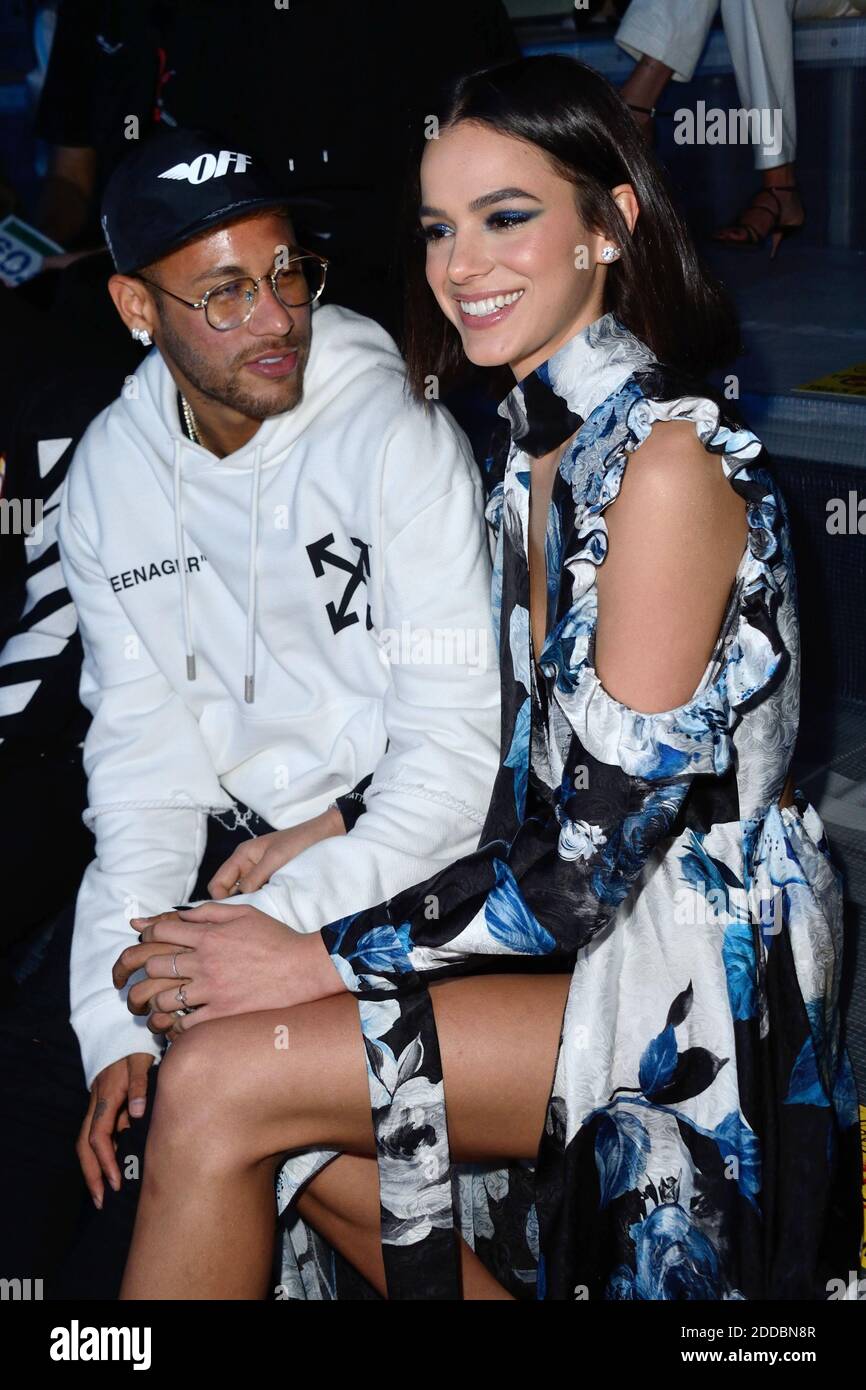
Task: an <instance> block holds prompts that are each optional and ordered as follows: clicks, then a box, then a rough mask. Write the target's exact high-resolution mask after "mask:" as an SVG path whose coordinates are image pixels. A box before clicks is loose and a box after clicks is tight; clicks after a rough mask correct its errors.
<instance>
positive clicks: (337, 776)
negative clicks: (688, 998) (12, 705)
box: [59, 305, 499, 1085]
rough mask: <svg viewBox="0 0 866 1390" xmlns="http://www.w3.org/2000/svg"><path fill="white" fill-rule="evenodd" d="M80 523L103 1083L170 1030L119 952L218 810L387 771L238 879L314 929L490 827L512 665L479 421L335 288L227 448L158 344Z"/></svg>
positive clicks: (67, 505)
mask: <svg viewBox="0 0 866 1390" xmlns="http://www.w3.org/2000/svg"><path fill="white" fill-rule="evenodd" d="M59 536H60V551H61V558H62V565H63V573H64V577H65V579H66V582H67V584H68V587H69V590H70V592H71V594H72V597H73V599H74V601H75V606H76V608H77V610H78V617H79V623H80V628H81V635H82V640H83V643H84V665H83V670H82V677H81V698H82V701H83V702H84V704H85V705H86V706H87V708H88V709H89V710H90V711H91V713H92V715H93V721H92V724H91V726H90V729H89V731H88V734H87V739H86V742H85V746H84V763H85V769H86V771H87V775H88V802H89V806H88V810H87V811H86V812H85V820H86V821H87V823H88V824H90V825H91V827H92V829H93V830H94V833H95V835H96V858H95V859H94V861H93V862H92V863H91V864H90V866H89V868H88V869H87V871H86V873H85V876H84V879H83V881H82V885H81V889H80V892H79V895H78V903H77V908H76V920H75V933H74V937H73V945H72V962H71V1004H72V1024H73V1027H74V1028H75V1031H76V1033H77V1035H78V1039H79V1042H80V1044H81V1052H82V1058H83V1062H84V1071H85V1076H86V1078H87V1084H88V1085H90V1084H91V1083H92V1081H93V1079H94V1077H95V1075H96V1074H97V1073H98V1072H99V1071H101V1070H102V1069H103V1068H104V1067H106V1066H107V1065H108V1064H109V1063H110V1062H113V1061H116V1060H117V1059H118V1058H120V1057H124V1056H127V1055H128V1054H129V1053H132V1052H150V1053H152V1054H153V1055H154V1056H155V1057H158V1056H159V1055H160V1044H159V1041H158V1040H157V1039H156V1038H155V1037H154V1036H153V1034H151V1033H150V1032H149V1030H148V1029H147V1027H146V1024H145V1020H143V1019H139V1018H135V1017H133V1015H132V1014H130V1013H129V1011H128V1009H127V1007H126V1003H125V995H126V991H125V990H124V991H122V992H121V991H118V990H116V989H115V988H114V986H113V984H112V981H111V967H112V965H113V963H114V961H115V959H116V958H117V956H118V955H119V954H120V952H121V950H123V948H124V947H125V946H128V945H131V944H134V943H135V941H136V939H137V938H136V936H135V934H134V933H133V931H132V929H131V928H130V926H129V922H128V919H129V918H130V917H132V916H136V915H147V914H150V913H153V912H158V911H163V910H165V909H166V908H167V907H170V906H171V905H172V904H174V903H180V902H185V901H188V899H189V894H190V893H191V891H192V889H193V885H194V883H195V880H196V876H197V872H198V867H199V863H200V861H201V858H202V854H203V851H204V845H205V839H206V824H207V815H208V812H209V811H211V810H226V809H228V808H229V807H230V806H231V805H232V802H231V800H230V796H229V795H228V794H229V793H230V794H231V796H235V797H237V798H239V799H240V800H241V801H243V802H245V803H246V804H247V805H248V806H250V807H252V809H253V810H254V811H257V812H258V814H259V815H260V816H262V817H264V819H265V820H266V821H269V822H270V824H271V825H273V826H275V827H277V828H280V829H282V828H285V827H287V826H291V825H295V824H297V823H299V822H300V821H304V820H306V819H307V818H308V817H310V816H315V815H318V814H319V813H320V812H321V811H323V810H324V809H325V808H326V807H327V806H328V805H329V803H330V802H331V801H333V799H334V798H335V797H336V796H339V795H341V794H342V793H344V792H346V791H349V790H350V789H351V788H352V787H353V786H354V785H355V784H356V783H357V782H358V781H359V780H360V779H361V778H362V777H364V776H365V775H366V774H367V773H369V772H373V773H374V777H373V781H372V784H371V785H370V787H369V788H368V790H367V792H366V794H365V801H366V804H367V807H368V809H367V811H366V812H365V814H364V815H363V816H362V817H361V818H360V820H359V821H358V823H357V825H356V826H355V828H354V829H353V830H352V832H351V833H350V834H349V835H346V836H338V837H335V838H333V839H329V840H326V841H323V842H321V843H320V844H318V845H314V846H312V847H311V848H310V849H308V850H306V851H305V852H304V853H303V854H301V855H299V856H298V857H297V858H296V859H295V860H293V861H292V862H291V863H289V864H287V865H286V866H285V868H284V869H282V870H281V871H280V872H279V874H277V875H275V876H274V877H273V878H272V879H271V880H270V882H269V883H268V884H267V885H266V886H265V887H264V888H262V889H261V890H260V891H259V892H258V893H253V894H247V895H245V896H244V897H243V898H236V899H233V901H234V902H252V903H254V904H255V905H256V906H258V907H260V908H261V909H262V910H263V911H264V912H267V913H270V914H271V915H273V916H276V917H279V918H280V919H281V920H282V921H284V922H286V923H288V924H289V926H291V927H294V928H296V929H298V930H300V931H314V930H316V929H318V928H319V927H321V926H323V925H325V924H326V923H328V922H331V921H334V920H335V919H337V918H339V917H341V916H345V915H347V914H348V913H350V912H353V911H358V910H360V909H362V908H364V907H369V906H370V905H371V904H373V903H376V902H379V901H381V900H384V899H386V898H388V897H391V896H393V895H394V894H395V893H397V892H399V891H400V890H401V889H403V888H406V887H409V886H410V885H411V884H413V883H417V882H419V881H421V880H423V879H424V878H426V877H428V876H429V875H431V874H433V873H435V872H436V871H437V870H438V869H440V868H442V867H443V866H444V865H445V864H447V863H449V862H450V861H451V860H453V859H454V858H456V857H458V856H460V855H462V854H464V853H467V852H469V851H470V850H471V849H473V848H474V846H475V844H476V843H477V840H478V837H479V833H480V830H481V826H482V824H483V820H484V815H485V812H486V809H487V802H488V797H489V793H490V790H491V787H492V785H493V778H494V775H495V771H496V766H497V755H498V733H499V693H498V680H497V675H496V658H495V641H494V637H493V632H492V628H491V619H490V592H489V576H490V561H489V551H488V545H487V538H486V534H485V528H484V521H483V504H482V496H481V488H480V483H479V479H478V474H477V469H476V467H475V464H474V462H473V459H472V454H471V451H470V449H469V445H468V442H467V440H466V437H465V435H464V434H463V433H462V431H461V430H460V429H459V428H458V427H457V425H456V424H455V423H454V421H453V419H452V418H451V416H450V415H449V414H448V413H447V411H445V410H444V409H442V408H441V407H439V406H434V407H433V408H432V409H431V411H430V412H429V413H427V412H425V411H424V410H423V409H422V407H421V406H420V405H418V404H417V403H415V402H413V401H411V400H410V399H409V398H408V396H407V395H406V394H405V392H404V371H403V363H402V359H401V358H400V356H399V353H398V352H397V349H396V347H395V346H394V343H393V342H392V340H391V339H390V338H389V337H388V335H387V334H386V333H385V332H384V330H383V329H381V328H380V327H379V326H378V325H377V324H376V323H374V322H373V321H372V320H370V319H367V318H364V317H362V316H361V315H359V314H356V313H353V312H351V311H350V310H348V309H343V308H340V307H338V306H335V305H326V306H324V307H322V308H321V309H318V310H317V311H316V313H315V314H314V316H313V319H312V339H311V349H310V356H309V361H308V364H307V369H306V373H305V380H304V392H303V399H302V401H301V402H300V404H299V405H298V406H297V407H296V408H295V409H294V410H291V411H287V412H286V413H285V414H283V415H279V416H275V417H273V418H271V419H269V420H266V421H264V422H263V424H262V425H261V426H260V427H259V429H258V430H257V431H256V433H255V435H254V436H253V438H252V439H251V440H250V442H249V443H248V444H247V445H245V446H244V447H243V448H242V449H239V450H237V452H236V453H233V454H230V455H228V456H227V457H226V458H223V459H217V458H216V457H215V456H214V455H213V454H211V453H209V452H208V451H207V450H206V449H204V448H202V447H200V446H199V445H196V444H193V443H191V442H190V441H189V440H188V439H186V438H185V436H184V435H183V433H182V431H181V427H180V421H179V419H178V412H177V399H176V391H175V386H174V383H173V380H172V378H171V375H170V373H169V371H168V369H167V367H166V365H165V363H164V361H163V359H162V358H161V356H160V354H159V352H158V351H157V350H156V349H155V348H154V350H153V351H152V352H151V353H150V354H149V355H148V357H147V358H146V359H145V361H144V363H143V364H142V366H141V368H140V369H139V371H138V372H137V374H136V376H135V378H133V379H132V380H131V381H130V382H128V383H127V386H126V388H125V390H124V393H123V395H122V396H121V397H120V398H119V399H118V400H116V401H114V402H113V404H112V405H110V406H109V407H108V408H107V409H106V410H104V411H102V413H101V414H100V415H98V416H97V418H96V419H95V420H94V421H93V423H92V424H91V425H90V426H89V428H88V430H87V432H86V434H85V435H84V437H83V438H82V440H81V443H80V444H79V446H78V449H77V450H76V453H75V457H74V459H73V461H72V464H71V466H70V470H69V475H68V479H67V484H66V488H65V492H64V497H63V501H62V510H61V518H60V526H59ZM178 557H180V563H178ZM368 606H369V607H368ZM389 657H390V660H389ZM193 675H194V678H193V679H191V678H190V677H191V676H193ZM253 685H254V698H253V699H252V702H251V703H250V702H248V701H249V697H250V696H251V695H253V690H252V688H251V687H252V686H253ZM245 687H246V689H245ZM245 694H246V696H247V698H246V699H245ZM386 745H387V751H386ZM135 978H139V977H135Z"/></svg>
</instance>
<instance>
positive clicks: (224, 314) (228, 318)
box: [137, 252, 329, 333]
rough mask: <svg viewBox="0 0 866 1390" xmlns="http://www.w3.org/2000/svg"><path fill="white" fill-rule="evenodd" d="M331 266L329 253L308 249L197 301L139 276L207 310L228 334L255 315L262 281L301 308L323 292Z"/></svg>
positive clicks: (215, 325)
mask: <svg viewBox="0 0 866 1390" xmlns="http://www.w3.org/2000/svg"><path fill="white" fill-rule="evenodd" d="M328 265H329V262H328V260H327V258H326V257H325V256H316V255H314V254H313V252H305V253H304V255H303V256H292V257H291V258H290V259H289V260H288V261H287V262H286V264H285V265H284V266H280V268H279V269H278V270H277V269H276V268H275V269H274V270H270V271H268V272H267V274H266V275H260V276H259V277H258V279H256V280H254V279H253V277H252V276H251V275H244V276H241V277H240V278H239V279H237V280H226V281H225V282H224V283H223V284H221V285H214V287H213V289H212V290H208V291H207V293H206V294H203V295H202V297H201V299H196V300H194V301H193V300H191V299H182V298H181V296H180V295H179V294H175V292H174V290H167V289H166V288H165V285H158V284H157V283H156V281H155V280H148V279H147V278H146V277H145V276H144V275H139V276H138V277H137V278H138V279H139V280H143V281H144V283H145V284H146V285H152V286H153V288H154V289H156V290H161V291H162V293H163V294H167V295H170V297H171V298H172V299H176V300H177V301H178V303H180V304H185V305H186V306H187V308H188V309H204V316H205V318H206V319H207V321H208V323H209V324H210V326H211V328H216V329H217V330H218V331H219V332H220V333H226V332H228V331H229V329H232V328H240V326H241V324H242V323H246V321H247V319H249V318H250V317H251V316H252V313H253V310H254V309H255V307H256V301H257V299H258V294H259V285H260V283H261V281H262V280H270V282H271V289H272V290H273V292H274V296H275V298H276V299H277V300H278V301H279V303H280V304H282V306H283V308H284V309H300V308H301V307H302V306H303V305H304V304H312V303H313V301H314V300H316V299H318V297H319V295H320V294H321V293H322V290H323V289H324V288H325V274H326V272H327V269H328Z"/></svg>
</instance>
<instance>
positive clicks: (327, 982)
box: [112, 903, 345, 1039]
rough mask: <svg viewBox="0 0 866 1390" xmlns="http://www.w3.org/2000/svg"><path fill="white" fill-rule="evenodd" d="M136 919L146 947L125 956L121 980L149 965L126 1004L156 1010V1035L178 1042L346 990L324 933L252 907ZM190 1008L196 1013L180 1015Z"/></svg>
mask: <svg viewBox="0 0 866 1390" xmlns="http://www.w3.org/2000/svg"><path fill="white" fill-rule="evenodd" d="M131 924H132V926H133V928H134V929H135V930H136V931H139V932H140V934H141V944H140V945H138V946H127V948H126V950H125V951H123V952H122V954H121V955H120V956H119V957H118V959H117V961H116V962H115V965H114V970H113V972H112V976H113V979H114V983H115V985H116V986H117V988H118V989H122V988H123V986H124V985H125V984H126V982H127V980H128V979H129V977H130V975H132V974H134V973H135V972H136V971H137V970H141V969H142V968H143V969H144V970H145V971H146V973H147V979H145V980H141V981H139V982H138V983H137V984H134V985H132V987H131V988H130V990H129V994H128V995H127V1007H128V1008H129V1010H130V1012H131V1013H134V1014H146V1013H148V1012H149V1013H150V1018H149V1020H148V1025H147V1026H148V1028H150V1030H151V1032H153V1033H168V1034H169V1036H170V1037H171V1038H172V1039H176V1038H177V1037H179V1036H180V1034H181V1033H183V1032H185V1031H186V1030H187V1029H188V1028H191V1027H193V1026H194V1025H195V1024H196V1023H204V1022H206V1021H207V1020H208V1019H213V1018H226V1017H229V1016H231V1015H233V1014H246V1013H255V1012H257V1011H258V1010H260V1009H279V1008H285V1007H287V1006H291V1005H293V1004H304V1003H307V1002H308V1001H310V1000H312V999H324V998H327V996H328V995H330V994H341V993H342V992H343V991H344V989H345V986H344V985H343V983H342V981H341V980H340V977H339V975H338V974H337V971H336V970H335V969H334V966H333V964H332V962H331V960H330V958H329V956H328V952H327V950H326V948H325V944H324V942H323V940H322V934H321V932H296V931H293V930H292V928H291V927H287V926H286V924H285V923H284V922H279V921H277V919H276V918H275V917H269V916H268V915H267V914H266V913H264V912H260V911H259V910H258V908H255V907H249V906H247V905H246V904H238V905H237V906H236V907H232V906H231V904H229V903H205V904H203V905H202V906H201V907H193V908H187V909H184V910H182V911H180V912H163V913H160V914H159V916H157V917H136V918H133V919H132V923H131ZM172 956H175V957H176V965H177V971H178V973H177V975H175V974H174V972H173V969H172V968H171V957H172ZM181 986H183V991H184V992H183V997H181V996H180V995H179V992H178V991H179V989H180V987H181ZM184 1007H185V1008H188V1009H191V1010H193V1012H191V1013H188V1014H186V1015H185V1016H183V1017H178V1015H177V1013H176V1010H178V1009H181V1008H184Z"/></svg>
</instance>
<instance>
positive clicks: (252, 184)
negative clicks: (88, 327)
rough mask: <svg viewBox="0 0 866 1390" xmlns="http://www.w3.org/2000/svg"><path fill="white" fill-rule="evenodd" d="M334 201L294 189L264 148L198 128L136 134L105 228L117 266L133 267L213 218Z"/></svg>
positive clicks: (118, 173) (105, 201) (109, 193)
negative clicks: (271, 166)
mask: <svg viewBox="0 0 866 1390" xmlns="http://www.w3.org/2000/svg"><path fill="white" fill-rule="evenodd" d="M311 205H315V206H319V207H322V206H327V204H323V203H322V201H321V200H320V199H316V198H305V197H301V196H299V195H297V194H293V193H290V192H289V191H288V189H287V188H285V187H284V186H283V185H282V184H281V183H280V182H279V181H278V180H277V179H276V178H275V177H274V175H273V174H271V172H270V171H269V170H268V168H267V166H266V165H265V164H264V162H263V161H262V160H260V159H259V158H258V156H257V155H255V154H251V153H250V152H249V151H248V150H238V149H236V148H235V147H234V145H233V143H232V141H231V140H229V139H227V138H225V137H221V136H219V135H215V134H213V133H206V132H204V131H197V130H185V129H178V128H174V129H171V130H162V131H160V132H159V133H158V134H154V135H151V136H150V137H149V138H147V139H146V140H143V141H141V142H137V143H136V145H135V147H134V148H133V149H132V150H131V151H130V153H129V154H128V155H127V156H126V158H125V159H123V160H122V161H121V163H120V164H118V166H117V167H116V169H115V170H114V172H113V173H112V175H111V177H110V179H109V180H108V183H107V185H106V188H105V192H104V194H103V197H102V209H101V221H102V231H103V234H104V236H105V240H106V242H107V244H108V249H109V251H110V252H111V257H112V260H113V261H114V265H115V269H116V270H117V271H118V272H119V273H120V274H121V275H128V274H131V273H132V272H133V271H136V270H138V269H140V268H141V267H142V266H145V265H150V263H151V262H152V261H157V260H159V259H160V257H162V256H166V255H168V253H169V251H174V250H175V249H176V248H177V247H178V246H181V245H183V243H184V242H185V241H188V240H189V239H190V237H193V236H195V235H196V233H198V232H201V231H205V230H206V229H207V228H208V227H210V226H217V225H218V224H219V223H221V222H227V221H230V220H233V219H234V218H236V217H242V216H244V214H245V213H246V212H249V211H252V210H253V209H254V208H268V207H274V208H275V207H285V208H288V209H290V210H291V209H292V208H294V207H298V208H304V207H309V206H311Z"/></svg>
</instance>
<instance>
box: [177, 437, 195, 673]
mask: <svg viewBox="0 0 866 1390" xmlns="http://www.w3.org/2000/svg"><path fill="white" fill-rule="evenodd" d="M182 453H183V440H182V439H176V440H175V441H174V469H173V478H174V541H175V547H176V549H177V572H178V574H179V576H180V604H181V610H182V612H183V638H184V643H185V645H186V678H187V680H188V681H194V680H195V652H194V650H193V645H192V620H191V618H190V613H189V593H188V590H187V583H186V547H185V545H184V541H183V517H182V515H181V510H180V462H181V455H182Z"/></svg>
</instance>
